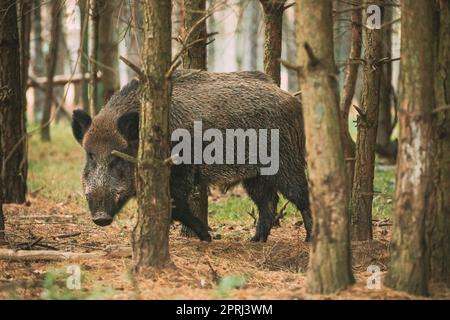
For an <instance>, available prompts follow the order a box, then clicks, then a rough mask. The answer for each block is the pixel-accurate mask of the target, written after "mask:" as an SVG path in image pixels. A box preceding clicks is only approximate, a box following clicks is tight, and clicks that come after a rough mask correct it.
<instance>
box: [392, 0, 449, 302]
mask: <svg viewBox="0 0 450 320" xmlns="http://www.w3.org/2000/svg"><path fill="white" fill-rule="evenodd" d="M401 10H402V25H401V28H402V30H401V34H402V39H401V51H402V55H401V57H402V59H401V70H402V75H401V93H402V95H401V98H400V99H401V109H400V110H401V112H400V116H399V120H400V134H399V153H398V157H397V176H396V190H395V199H396V201H395V213H394V217H393V220H394V221H393V230H392V240H391V247H390V254H391V261H390V265H389V268H388V273H387V276H386V285H388V286H389V287H391V288H393V289H397V290H402V291H406V292H408V293H411V294H416V295H426V294H427V293H428V284H427V283H428V257H427V255H428V252H427V250H426V247H425V223H426V219H427V212H428V211H429V208H430V206H431V205H432V201H433V199H432V197H430V192H431V187H432V172H431V157H432V151H433V139H432V138H433V130H434V129H433V121H432V110H433V108H434V106H435V97H434V86H433V82H434V81H433V78H434V71H435V69H434V53H435V41H433V39H434V34H433V14H434V10H435V8H434V6H433V5H430V3H429V2H427V1H417V0H402V2H401ZM447 214H448V213H447Z"/></svg>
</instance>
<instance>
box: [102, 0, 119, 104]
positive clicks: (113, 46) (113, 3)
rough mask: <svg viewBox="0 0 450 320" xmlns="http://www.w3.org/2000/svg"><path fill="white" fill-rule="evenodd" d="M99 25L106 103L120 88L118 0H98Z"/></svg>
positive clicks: (104, 99)
mask: <svg viewBox="0 0 450 320" xmlns="http://www.w3.org/2000/svg"><path fill="white" fill-rule="evenodd" d="M98 1H99V12H100V26H99V53H98V55H99V62H100V64H99V69H100V71H101V72H102V84H103V101H104V102H105V103H106V102H107V101H108V100H109V99H110V98H111V96H112V95H113V94H114V93H115V92H116V91H118V90H119V89H120V75H119V33H118V32H117V16H118V13H119V7H120V1H119V0H98Z"/></svg>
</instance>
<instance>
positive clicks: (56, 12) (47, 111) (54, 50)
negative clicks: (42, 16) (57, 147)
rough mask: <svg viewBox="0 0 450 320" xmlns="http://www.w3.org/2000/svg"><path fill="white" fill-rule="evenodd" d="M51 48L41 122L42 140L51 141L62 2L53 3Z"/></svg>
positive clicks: (55, 0)
mask: <svg viewBox="0 0 450 320" xmlns="http://www.w3.org/2000/svg"><path fill="white" fill-rule="evenodd" d="M51 6H52V7H51V31H50V37H51V39H50V48H49V51H48V53H47V58H46V60H47V61H46V62H47V89H46V91H45V104H44V113H43V115H42V121H41V140H42V141H50V117H51V113H52V105H53V77H54V75H55V71H56V63H57V60H58V48H59V37H60V32H61V15H62V10H63V2H62V0H54V1H53V2H52V3H51Z"/></svg>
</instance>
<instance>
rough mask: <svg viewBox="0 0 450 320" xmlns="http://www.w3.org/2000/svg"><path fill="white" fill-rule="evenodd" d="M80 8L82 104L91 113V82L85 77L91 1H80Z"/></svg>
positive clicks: (87, 59)
mask: <svg viewBox="0 0 450 320" xmlns="http://www.w3.org/2000/svg"><path fill="white" fill-rule="evenodd" d="M78 6H79V8H80V49H79V50H80V55H81V57H80V73H81V74H82V76H83V79H82V80H81V103H82V105H83V110H84V111H85V112H88V113H89V82H88V81H87V80H86V79H85V78H84V75H85V74H86V73H88V72H89V6H90V4H89V0H79V1H78Z"/></svg>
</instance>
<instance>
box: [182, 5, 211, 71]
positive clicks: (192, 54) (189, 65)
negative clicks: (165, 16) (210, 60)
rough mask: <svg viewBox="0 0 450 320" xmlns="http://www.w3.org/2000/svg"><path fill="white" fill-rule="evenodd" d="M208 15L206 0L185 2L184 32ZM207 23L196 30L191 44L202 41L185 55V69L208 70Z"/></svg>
mask: <svg viewBox="0 0 450 320" xmlns="http://www.w3.org/2000/svg"><path fill="white" fill-rule="evenodd" d="M205 13H206V1H205V0H184V30H185V32H189V30H191V28H192V27H193V26H194V24H195V23H196V22H197V21H198V20H200V19H201V18H202V17H203V16H204V15H205ZM206 34H207V33H206V21H203V22H202V23H201V25H200V26H199V27H198V28H196V29H195V31H194V32H193V33H192V35H191V37H190V41H189V42H193V41H196V40H200V39H202V40H201V41H199V42H197V43H196V44H195V45H193V46H192V47H191V48H190V49H189V50H187V52H186V53H185V54H184V55H183V67H184V68H185V69H200V70H206Z"/></svg>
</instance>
